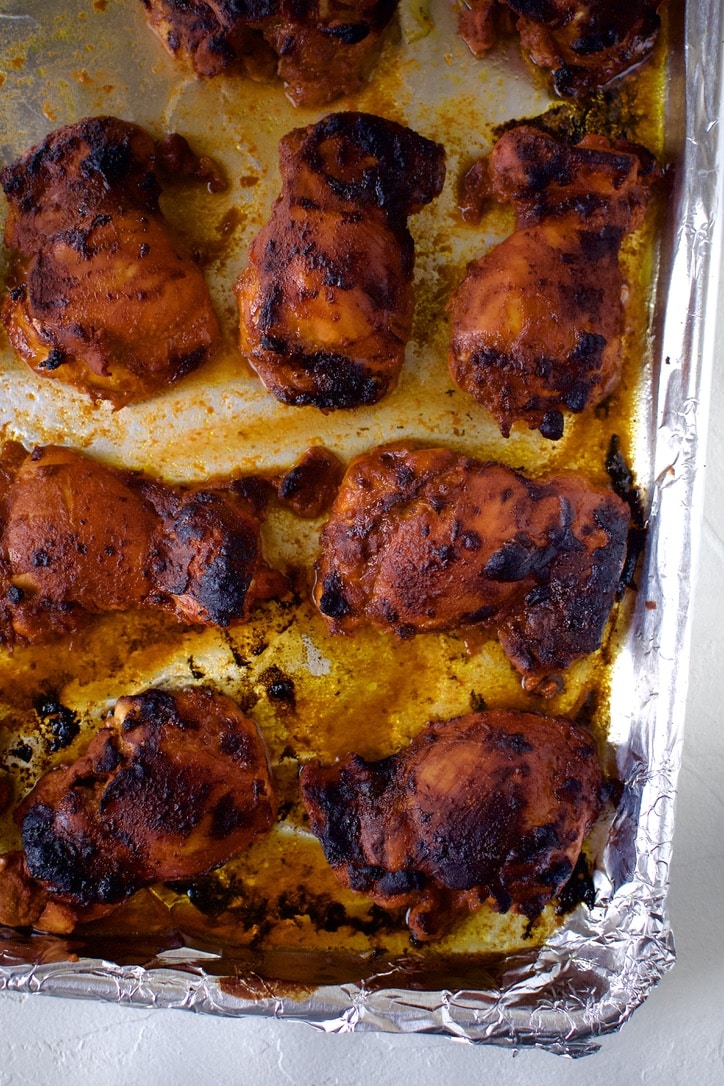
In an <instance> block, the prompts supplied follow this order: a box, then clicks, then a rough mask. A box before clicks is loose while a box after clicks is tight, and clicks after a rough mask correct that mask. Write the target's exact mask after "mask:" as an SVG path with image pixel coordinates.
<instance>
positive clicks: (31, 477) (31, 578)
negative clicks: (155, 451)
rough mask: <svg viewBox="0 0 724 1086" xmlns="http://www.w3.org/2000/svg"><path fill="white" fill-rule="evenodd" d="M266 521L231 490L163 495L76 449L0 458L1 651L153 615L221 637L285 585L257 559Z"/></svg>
mask: <svg viewBox="0 0 724 1086" xmlns="http://www.w3.org/2000/svg"><path fill="white" fill-rule="evenodd" d="M262 512H263V511H262V510H261V509H259V508H257V507H255V506H254V505H253V504H252V503H250V501H248V500H246V499H245V498H243V497H242V496H241V495H240V494H239V493H238V492H237V490H236V489H235V487H234V484H231V485H230V486H227V487H222V486H220V485H219V486H209V487H206V488H205V487H200V486H199V487H181V486H168V485H165V484H163V483H160V482H157V481H154V480H152V479H149V478H147V477H145V476H143V475H140V474H138V473H133V472H127V471H117V470H115V469H113V468H109V467H106V466H104V465H102V464H99V463H98V462H97V461H95V460H92V459H91V458H90V457H87V456H84V455H82V454H81V453H79V452H75V451H74V450H72V449H65V448H58V447H55V446H47V447H45V448H37V449H35V450H34V451H33V452H32V453H30V454H28V453H26V452H25V450H24V449H23V448H22V447H21V446H18V445H13V444H8V445H6V446H5V449H4V451H3V455H2V457H1V458H0V643H5V644H10V645H12V644H13V643H14V642H34V641H42V640H45V639H47V638H50V637H53V636H56V635H58V634H62V633H66V632H70V631H72V630H75V629H78V628H79V627H81V626H82V625H84V624H85V623H86V622H87V620H88V617H89V616H90V615H94V614H100V613H103V612H106V611H125V610H132V609H135V608H160V609H162V610H165V611H170V612H171V613H172V614H174V615H175V616H176V617H177V618H178V619H179V620H180V621H182V622H188V623H192V624H198V625H214V626H227V625H229V624H231V623H234V622H243V621H245V620H246V619H247V617H248V615H249V612H250V610H251V608H252V607H253V606H254V604H255V603H256V601H257V600H260V599H267V598H269V597H270V596H272V595H280V594H283V593H284V591H285V590H286V587H287V583H286V578H284V577H283V576H282V575H281V574H280V573H277V572H276V571H275V570H272V569H270V568H269V567H268V566H267V564H266V562H265V561H264V559H263V557H262V554H261V546H260V542H259V528H260V521H261V518H262Z"/></svg>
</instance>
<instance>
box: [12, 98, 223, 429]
mask: <svg viewBox="0 0 724 1086" xmlns="http://www.w3.org/2000/svg"><path fill="white" fill-rule="evenodd" d="M178 142H179V140H178V138H177V140H176V144H178ZM183 143H184V145H185V141H183ZM185 146H186V148H187V149H188V145H185ZM191 157H192V158H194V156H193V155H192V156H191ZM186 158H188V156H186ZM175 159H178V155H177V156H175V158H174V156H173V155H170V154H166V153H165V152H164V148H163V145H159V146H157V145H156V144H155V143H154V141H153V139H152V138H151V136H150V135H148V133H147V132H145V131H144V130H143V129H142V128H139V127H138V126H137V125H134V124H128V123H127V122H126V121H120V120H116V119H115V118H113V117H94V118H88V119H86V120H82V121H79V122H78V123H77V124H72V125H68V126H66V127H65V128H60V129H58V130H57V131H55V132H53V133H51V134H50V135H49V136H48V137H47V139H45V140H44V141H43V143H41V144H40V145H39V146H38V147H35V148H33V149H32V150H30V151H28V152H27V154H25V155H23V157H22V158H20V159H19V160H18V161H17V162H15V163H14V164H13V165H12V166H8V167H6V168H5V169H4V170H2V172H0V181H1V182H2V186H3V188H4V190H5V194H6V196H7V198H8V201H9V204H10V212H9V215H8V219H7V223H6V227H5V244H6V245H7V246H8V248H9V249H10V253H11V267H10V277H9V285H10V292H9V294H8V296H7V297H6V299H5V302H4V305H3V309H2V318H3V321H4V323H5V327H6V328H7V331H8V335H9V337H10V341H11V343H12V345H13V347H14V348H15V350H16V351H17V352H18V354H20V355H21V357H22V358H24V359H25V361H26V362H27V363H28V365H29V366H30V367H31V368H32V369H33V370H35V372H36V373H38V374H40V375H42V376H45V377H52V378H56V379H58V380H60V381H64V382H66V383H68V384H70V385H73V386H74V387H76V388H79V389H82V390H83V391H84V392H87V393H88V394H89V395H90V396H92V397H93V398H94V399H99V398H100V399H107V400H110V401H111V403H112V404H113V405H114V406H115V407H122V406H123V405H124V404H127V403H130V402H133V401H137V400H142V399H145V398H147V397H148V396H151V395H152V394H153V393H155V392H158V391H159V390H160V389H162V388H164V387H165V386H167V385H170V384H171V383H173V382H174V381H177V380H178V379H179V378H180V377H183V376H184V375H185V374H187V373H189V372H190V371H191V370H193V369H196V368H197V367H198V366H200V365H202V364H203V363H204V362H206V361H207V359H209V358H210V357H211V355H212V354H213V352H214V351H215V349H216V347H217V346H218V344H219V342H220V332H219V326H218V322H217V319H216V315H215V314H214V311H213V308H212V306H211V298H210V296H209V291H208V287H207V286H206V282H205V280H204V277H203V275H202V273H201V271H200V269H199V268H198V267H197V266H196V264H195V263H194V261H193V260H192V259H191V254H190V253H188V252H187V251H186V249H185V248H184V246H183V245H182V244H181V242H180V241H179V240H178V239H176V238H175V237H174V236H173V233H172V231H171V229H170V227H169V225H168V223H167V222H166V220H165V219H164V217H163V215H162V214H161V212H160V210H159V205H158V198H159V194H160V192H161V184H160V175H161V173H162V172H163V170H164V168H171V169H172V168H173V166H174V162H175ZM195 161H196V160H195ZM204 161H206V169H207V170H208V169H210V168H211V164H210V163H208V160H202V161H201V163H200V167H199V168H200V169H201V172H202V175H203V176H206V174H205V173H204ZM178 172H179V173H180V174H181V175H182V176H186V175H188V173H189V170H188V162H187V161H186V160H185V163H184V168H183V169H181V166H180V165H179V169H178ZM214 183H215V184H216V185H217V187H218V183H219V179H218V178H216V180H215V182H214Z"/></svg>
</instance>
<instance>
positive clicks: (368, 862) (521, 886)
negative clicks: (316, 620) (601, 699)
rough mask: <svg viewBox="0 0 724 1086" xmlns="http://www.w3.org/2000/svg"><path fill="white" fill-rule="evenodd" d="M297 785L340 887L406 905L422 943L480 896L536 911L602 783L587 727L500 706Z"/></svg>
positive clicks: (564, 876) (564, 869)
mask: <svg viewBox="0 0 724 1086" xmlns="http://www.w3.org/2000/svg"><path fill="white" fill-rule="evenodd" d="M301 787H302V795H303V798H304V803H305V806H306V808H307V811H308V813H309V818H310V822H311V828H312V831H313V832H314V833H315V834H316V836H317V837H318V838H319V839H320V841H321V844H322V848H323V849H324V853H325V856H326V858H327V860H328V861H329V863H330V864H331V866H332V867H333V868H334V871H335V874H336V875H337V878H338V879H339V881H340V882H341V883H342V884H343V885H344V886H347V887H349V888H350V889H352V890H357V891H359V892H361V893H363V894H366V895H367V896H368V897H371V898H372V900H373V901H375V902H377V903H378V904H379V905H382V906H384V907H385V908H407V909H408V910H409V912H408V915H407V923H408V926H409V928H410V931H411V932H412V934H413V936H414V937H415V938H416V939H417V940H419V941H425V940H428V939H432V938H434V937H435V936H437V935H440V934H441V933H442V932H443V931H444V929H445V928H446V927H448V926H449V925H450V924H451V923H453V922H454V921H455V920H456V919H459V918H460V917H461V916H464V915H465V914H466V913H467V912H473V911H474V910H476V909H477V908H479V907H480V905H481V904H483V902H486V901H488V902H490V903H491V904H492V905H493V906H494V907H495V908H496V909H497V910H499V911H500V912H507V911H508V910H512V911H514V912H518V913H522V914H523V915H524V916H527V917H528V918H529V919H531V920H532V919H535V918H536V917H537V916H539V915H540V913H541V912H542V911H543V909H544V908H545V906H546V905H547V904H548V902H549V901H550V900H551V899H552V898H553V897H554V896H555V895H556V894H557V893H558V892H559V891H560V890H561V889H562V888H563V887H564V886H565V884H566V882H567V881H568V880H569V878H570V876H571V874H572V872H573V869H574V867H575V866H576V862H577V860H578V857H579V854H580V851H581V845H582V842H583V839H584V838H585V836H586V834H587V833H588V831H589V830H590V828H591V826H592V824H593V822H594V821H595V819H596V817H597V816H598V814H599V811H600V806H601V798H602V792H603V779H602V775H601V770H600V768H599V764H598V760H597V756H596V750H595V747H594V744H593V742H592V740H591V737H590V736H589V735H588V734H587V733H586V732H585V731H583V729H581V728H579V727H577V726H576V725H574V724H571V723H570V722H569V721H567V720H563V719H561V718H558V717H544V716H537V715H535V714H533V713H523V712H505V711H497V712H480V713H470V714H468V715H467V716H461V717H457V718H455V719H453V720H444V721H436V722H433V723H430V724H428V725H427V727H426V728H425V729H424V730H423V731H422V732H421V733H420V734H419V735H418V736H417V737H416V739H414V740H413V742H412V743H411V744H410V745H409V746H408V747H407V748H405V749H404V750H402V751H400V752H399V753H397V754H393V755H392V756H391V757H388V758H384V759H382V760H381V761H378V762H366V761H365V760H364V759H362V758H361V757H360V756H359V755H357V754H352V755H350V756H349V757H348V758H347V759H345V760H344V761H342V762H337V763H336V764H335V765H333V766H331V767H328V768H324V767H321V766H319V765H317V764H311V765H308V766H305V768H304V769H303V770H302V775H301Z"/></svg>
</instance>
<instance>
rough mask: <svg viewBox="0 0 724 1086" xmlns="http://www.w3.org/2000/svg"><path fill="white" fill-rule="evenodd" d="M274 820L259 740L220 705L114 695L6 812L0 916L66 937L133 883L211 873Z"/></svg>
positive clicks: (178, 696)
mask: <svg viewBox="0 0 724 1086" xmlns="http://www.w3.org/2000/svg"><path fill="white" fill-rule="evenodd" d="M275 819H276V796H275V792H274V787H273V783H272V780H271V775H270V771H269V764H268V760H267V754H266V749H265V747H264V743H263V741H262V739H261V737H260V735H259V732H258V730H257V727H256V725H255V723H254V721H253V720H250V719H249V718H248V717H246V716H244V715H243V714H242V713H241V712H240V710H239V709H238V708H237V706H236V705H235V704H234V703H233V702H232V701H230V700H229V699H228V698H226V697H222V696H221V695H219V694H213V693H211V692H210V691H208V690H205V689H188V690H185V691H180V692H177V693H175V694H173V695H171V694H168V693H164V692H162V691H160V690H150V691H147V692H146V693H144V694H138V695H136V696H133V697H124V698H121V699H120V700H119V701H118V702H117V703H116V706H115V710H114V712H113V715H112V717H111V718H110V719H109V721H108V723H107V724H106V725H105V727H103V728H102V729H101V730H100V731H99V732H98V733H97V735H95V736H94V738H93V739H92V740H91V742H90V744H89V746H88V749H87V750H86V752H85V754H84V755H83V756H82V757H81V758H79V759H78V760H77V761H75V762H72V763H71V764H69V765H64V766H59V767H57V768H56V769H53V770H51V771H50V772H49V773H46V774H45V776H44V777H42V778H41V779H40V781H39V782H38V783H37V784H36V786H35V787H34V788H33V790H32V792H30V794H29V795H28V796H27V797H26V798H25V799H24V800H23V802H22V803H21V804H20V806H19V807H18V810H17V812H16V820H17V822H18V824H19V825H20V827H21V830H22V841H23V848H24V858H23V857H21V856H18V854H17V853H16V854H12V855H11V856H10V857H7V858H6V857H3V859H4V860H5V863H4V865H2V866H0V919H2V920H3V922H5V923H18V924H28V923H32V924H35V925H36V926H39V927H41V928H45V929H46V930H59V929H61V930H62V929H63V928H65V929H66V930H67V929H69V928H72V927H73V925H74V924H75V923H76V922H78V921H82V920H88V919H93V918H94V917H96V916H97V915H102V914H103V913H104V912H106V911H108V907H109V906H111V907H112V906H115V905H117V904H119V903H120V902H122V901H124V900H125V899H126V898H127V897H129V896H130V895H131V894H133V893H135V891H136V890H139V889H140V888H141V887H143V886H148V885H150V884H151V883H154V882H165V881H172V880H175V879H188V878H193V877H195V876H197V875H202V874H205V873H206V872H208V871H210V870H212V869H213V868H215V867H219V866H220V865H221V864H223V863H225V862H226V861H227V860H229V859H231V858H232V857H233V856H236V855H238V854H239V853H240V852H242V851H243V850H244V849H246V848H248V847H249V845H250V844H251V843H252V842H253V841H255V840H256V839H257V838H258V837H260V836H261V835H263V834H265V833H267V832H268V830H269V829H270V828H271V826H272V825H273V823H274V821H275ZM13 909H14V910H15V912H14V913H13Z"/></svg>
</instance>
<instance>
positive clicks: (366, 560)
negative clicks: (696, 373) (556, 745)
mask: <svg viewBox="0 0 724 1086" xmlns="http://www.w3.org/2000/svg"><path fill="white" fill-rule="evenodd" d="M628 525H629V510H628V507H627V506H626V505H625V504H624V503H623V502H622V501H621V500H620V499H619V498H617V497H616V495H615V494H614V493H613V492H612V491H610V490H608V489H606V488H600V487H594V486H592V485H591V484H590V483H589V482H588V481H587V480H586V479H585V478H583V477H581V476H578V475H574V474H568V475H560V476H558V477H556V478H553V479H548V480H544V481H532V480H530V479H528V478H526V477H525V476H524V475H522V474H521V473H520V472H517V471H512V470H511V469H510V468H507V467H504V466H503V465H502V464H492V463H488V464H484V463H481V462H479V461H476V460H471V459H468V458H466V457H464V456H458V455H456V454H455V453H452V452H449V451H448V450H446V449H420V450H413V449H410V448H407V447H388V448H381V449H377V450H376V451H374V452H372V453H369V454H366V455H364V456H360V457H357V458H356V459H355V460H353V461H352V463H351V464H350V466H349V468H348V470H347V473H346V475H345V477H344V479H343V481H342V486H341V488H340V491H339V494H338V495H337V499H336V501H335V503H334V506H333V507H332V513H331V516H330V518H329V520H328V521H327V523H326V525H325V527H324V528H323V530H322V536H321V544H322V554H321V557H320V559H319V561H318V564H317V580H316V585H315V589H314V596H315V601H316V604H317V606H318V607H319V610H320V611H321V612H322V614H323V615H325V616H326V617H327V619H328V620H329V623H330V625H331V627H332V630H333V631H335V632H337V631H339V632H350V631H353V630H354V629H356V628H357V627H359V626H362V625H372V626H376V627H378V628H380V629H383V630H390V631H394V632H395V633H397V635H398V636H400V637H409V636H412V635H413V634H416V633H422V632H425V631H450V630H456V629H460V628H463V629H464V628H466V627H467V628H471V627H475V626H478V627H489V628H491V629H492V630H494V631H496V632H497V634H498V637H499V639H500V642H501V644H502V646H503V649H504V651H505V653H506V655H507V656H508V658H509V659H510V661H511V663H512V664H513V666H514V667H515V668H516V669H517V671H518V672H519V673H520V674H521V675H522V676H523V679H524V686H525V687H526V689H529V690H531V691H536V692H538V693H540V694H543V695H544V696H546V695H552V694H553V693H555V691H556V682H555V681H554V679H553V677H554V676H556V675H557V674H558V673H559V672H561V671H563V670H565V669H566V668H567V667H569V666H570V664H571V663H573V662H574V661H575V660H577V659H579V658H580V657H582V656H585V655H587V654H588V653H590V652H593V651H594V650H595V649H597V648H598V647H599V645H600V643H601V638H602V635H603V631H604V629H605V626H606V623H607V621H608V617H609V614H610V611H611V608H612V606H613V602H614V597H615V593H616V589H617V587H618V584H619V578H620V575H621V570H622V568H623V563H624V559H625V554H626V537H627V529H628Z"/></svg>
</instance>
